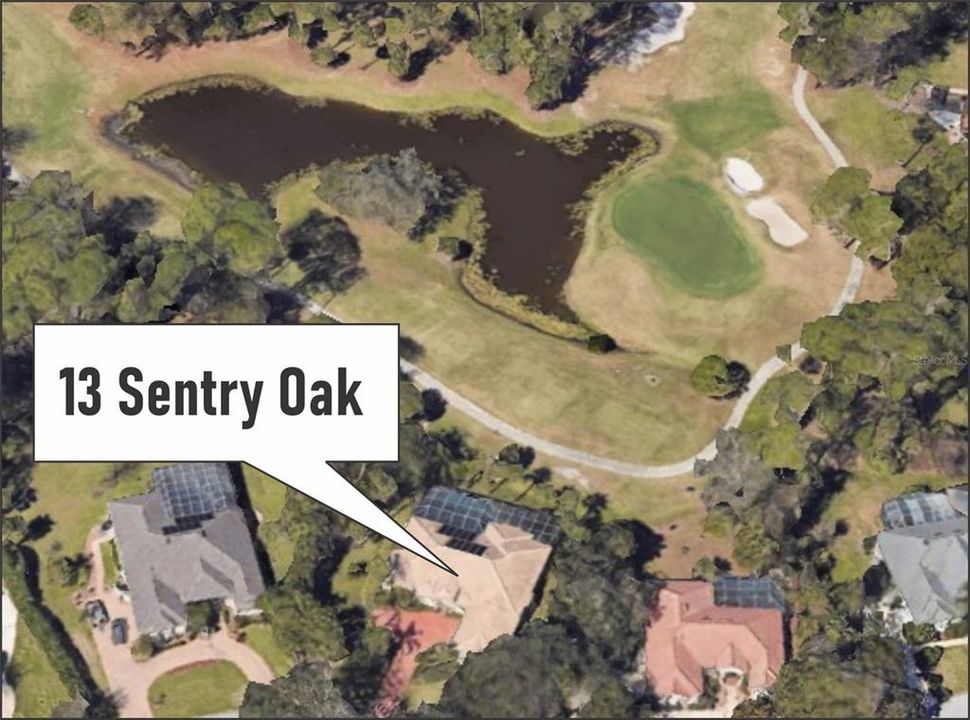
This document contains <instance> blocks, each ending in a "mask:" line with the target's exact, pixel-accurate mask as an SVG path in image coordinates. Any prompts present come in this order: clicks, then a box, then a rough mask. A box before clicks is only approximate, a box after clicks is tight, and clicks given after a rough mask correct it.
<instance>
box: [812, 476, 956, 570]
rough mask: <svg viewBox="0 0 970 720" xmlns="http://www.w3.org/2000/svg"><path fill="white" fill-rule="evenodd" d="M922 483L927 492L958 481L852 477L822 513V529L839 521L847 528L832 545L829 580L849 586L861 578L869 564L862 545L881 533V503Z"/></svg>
mask: <svg viewBox="0 0 970 720" xmlns="http://www.w3.org/2000/svg"><path fill="white" fill-rule="evenodd" d="M924 483H925V484H926V485H929V486H930V487H931V488H934V489H940V488H946V487H950V486H951V485H957V484H958V483H959V481H958V480H956V479H954V478H947V477H941V476H939V475H923V474H918V473H903V474H902V475H883V474H880V473H876V472H872V471H870V470H860V471H857V472H855V473H853V474H852V477H850V478H849V479H848V481H847V482H846V485H845V488H844V489H843V490H842V491H841V492H840V493H838V494H837V495H836V496H835V498H834V499H833V500H832V503H831V504H830V505H829V506H828V507H827V508H826V509H825V512H824V514H823V515H822V520H821V526H822V527H834V525H835V523H836V522H837V521H839V520H842V521H844V522H845V523H846V525H847V527H846V532H845V534H844V535H840V536H838V537H836V538H835V540H834V541H833V543H832V552H833V553H834V555H835V568H834V569H833V571H832V579H833V580H835V581H836V582H850V581H854V580H858V579H860V578H861V577H862V576H863V574H864V573H865V571H866V570H867V569H868V568H869V566H870V565H871V564H872V553H867V552H866V551H865V549H864V548H863V547H862V541H863V540H864V539H865V538H866V537H870V536H872V535H876V534H878V533H879V532H881V531H882V529H883V528H882V519H881V516H880V512H881V511H882V505H883V503H884V502H886V501H887V500H890V499H892V498H894V497H896V496H897V495H900V494H902V493H904V492H905V491H906V490H908V489H909V488H911V487H913V486H914V485H921V484H924Z"/></svg>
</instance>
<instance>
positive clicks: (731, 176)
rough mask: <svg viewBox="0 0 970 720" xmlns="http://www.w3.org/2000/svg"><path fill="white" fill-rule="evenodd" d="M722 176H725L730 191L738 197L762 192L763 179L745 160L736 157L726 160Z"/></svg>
mask: <svg viewBox="0 0 970 720" xmlns="http://www.w3.org/2000/svg"><path fill="white" fill-rule="evenodd" d="M724 174H725V175H726V176H727V179H728V183H730V185H731V189H732V190H734V192H736V193H737V194H738V195H747V194H748V193H756V192H761V191H762V190H764V187H765V179H764V178H763V177H761V173H759V172H758V171H757V170H755V169H754V166H753V165H752V164H751V163H749V162H748V161H747V160H742V159H741V158H736V157H732V158H728V159H727V162H726V163H724Z"/></svg>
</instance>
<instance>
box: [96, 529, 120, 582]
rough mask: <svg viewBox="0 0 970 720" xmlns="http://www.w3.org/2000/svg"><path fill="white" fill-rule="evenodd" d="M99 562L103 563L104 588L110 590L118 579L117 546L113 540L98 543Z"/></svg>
mask: <svg viewBox="0 0 970 720" xmlns="http://www.w3.org/2000/svg"><path fill="white" fill-rule="evenodd" d="M100 549H101V562H102V563H103V564H104V589H105V590H110V589H111V588H113V587H114V585H115V582H116V581H117V580H118V572H119V570H120V567H121V564H120V563H119V562H118V546H117V545H115V541H114V540H109V541H108V542H103V543H101V545H100Z"/></svg>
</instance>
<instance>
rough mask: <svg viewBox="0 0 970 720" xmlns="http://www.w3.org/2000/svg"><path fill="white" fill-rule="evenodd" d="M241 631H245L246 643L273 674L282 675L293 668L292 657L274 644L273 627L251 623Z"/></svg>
mask: <svg viewBox="0 0 970 720" xmlns="http://www.w3.org/2000/svg"><path fill="white" fill-rule="evenodd" d="M243 632H244V633H246V644H247V645H249V647H251V648H252V649H253V650H255V651H256V652H257V653H259V655H260V657H262V658H263V660H265V661H266V664H267V665H269V667H270V670H272V671H273V675H275V676H276V677H283V676H284V675H286V673H288V672H289V671H290V670H291V669H292V668H293V658H291V657H290V656H289V655H288V654H287V653H286V652H284V651H283V649H282V648H281V647H280V646H279V645H277V644H276V640H275V639H273V629H272V628H271V627H270V626H269V625H268V624H266V623H253V624H252V625H247V626H246V627H245V628H243Z"/></svg>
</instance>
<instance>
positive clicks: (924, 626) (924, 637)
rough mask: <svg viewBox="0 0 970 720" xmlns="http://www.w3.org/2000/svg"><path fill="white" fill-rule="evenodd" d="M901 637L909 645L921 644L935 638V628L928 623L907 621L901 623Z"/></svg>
mask: <svg viewBox="0 0 970 720" xmlns="http://www.w3.org/2000/svg"><path fill="white" fill-rule="evenodd" d="M903 637H904V638H905V639H906V642H907V643H909V644H910V645H922V644H924V643H928V642H933V641H934V640H936V628H935V627H933V626H932V625H930V624H929V623H919V624H917V623H914V622H908V623H906V624H905V625H903Z"/></svg>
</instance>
